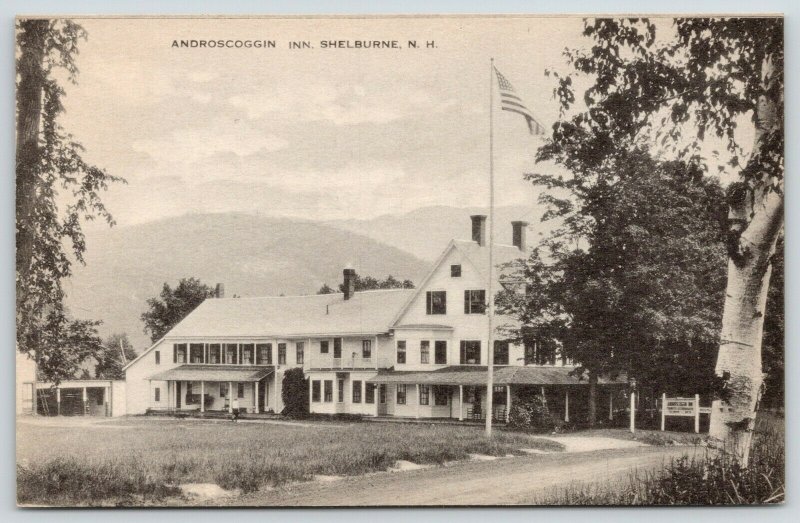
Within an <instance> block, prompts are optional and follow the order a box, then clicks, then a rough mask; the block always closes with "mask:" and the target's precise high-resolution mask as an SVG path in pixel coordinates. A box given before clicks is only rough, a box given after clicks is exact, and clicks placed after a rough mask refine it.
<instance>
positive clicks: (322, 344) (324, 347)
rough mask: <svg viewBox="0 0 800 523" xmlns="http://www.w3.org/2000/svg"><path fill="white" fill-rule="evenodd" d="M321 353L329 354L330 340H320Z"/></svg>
mask: <svg viewBox="0 0 800 523" xmlns="http://www.w3.org/2000/svg"><path fill="white" fill-rule="evenodd" d="M319 352H320V354H328V340H325V341H321V342H319Z"/></svg>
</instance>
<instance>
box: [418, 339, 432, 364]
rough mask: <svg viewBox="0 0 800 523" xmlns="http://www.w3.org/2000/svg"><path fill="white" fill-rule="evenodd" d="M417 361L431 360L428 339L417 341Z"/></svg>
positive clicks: (426, 361)
mask: <svg viewBox="0 0 800 523" xmlns="http://www.w3.org/2000/svg"><path fill="white" fill-rule="evenodd" d="M419 362H420V363H430V362H431V342H430V341H428V340H422V341H420V342H419Z"/></svg>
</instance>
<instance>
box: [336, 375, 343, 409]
mask: <svg viewBox="0 0 800 523" xmlns="http://www.w3.org/2000/svg"><path fill="white" fill-rule="evenodd" d="M336 392H337V394H336V401H338V402H339V403H342V402H344V380H342V379H339V380H336Z"/></svg>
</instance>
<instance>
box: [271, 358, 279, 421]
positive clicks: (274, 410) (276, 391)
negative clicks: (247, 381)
mask: <svg viewBox="0 0 800 523" xmlns="http://www.w3.org/2000/svg"><path fill="white" fill-rule="evenodd" d="M274 376H275V386H274V387H273V389H275V403H274V404H273V406H272V411H273V412H274V413H275V414H277V413H278V370H277V368H276V369H275V374H274Z"/></svg>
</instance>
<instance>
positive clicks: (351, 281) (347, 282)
mask: <svg viewBox="0 0 800 523" xmlns="http://www.w3.org/2000/svg"><path fill="white" fill-rule="evenodd" d="M342 274H343V275H344V299H345V300H349V299H350V298H352V297H353V294H355V292H356V270H355V269H345V270H344V271H342Z"/></svg>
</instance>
